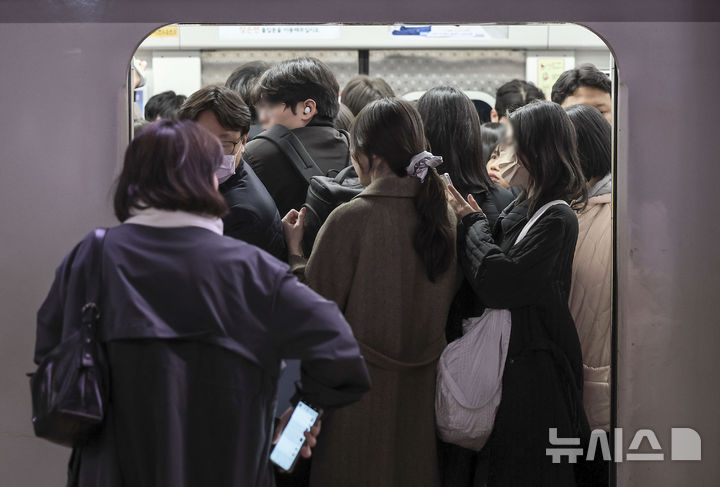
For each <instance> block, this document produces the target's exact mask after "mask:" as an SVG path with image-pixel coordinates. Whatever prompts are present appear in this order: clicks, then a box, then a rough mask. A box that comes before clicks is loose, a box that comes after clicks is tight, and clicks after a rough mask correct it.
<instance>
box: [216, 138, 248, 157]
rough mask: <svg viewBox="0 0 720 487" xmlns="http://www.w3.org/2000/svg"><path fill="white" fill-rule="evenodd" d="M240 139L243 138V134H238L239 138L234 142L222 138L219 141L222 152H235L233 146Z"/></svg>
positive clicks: (229, 153)
mask: <svg viewBox="0 0 720 487" xmlns="http://www.w3.org/2000/svg"><path fill="white" fill-rule="evenodd" d="M242 139H243V136H240V138H239V139H238V140H236V141H235V142H231V141H229V140H223V141H221V143H222V148H223V152H224V153H225V154H227V155H231V154H234V153H235V147H236V146H237V145H238V144H239V143H240V141H241V140H242Z"/></svg>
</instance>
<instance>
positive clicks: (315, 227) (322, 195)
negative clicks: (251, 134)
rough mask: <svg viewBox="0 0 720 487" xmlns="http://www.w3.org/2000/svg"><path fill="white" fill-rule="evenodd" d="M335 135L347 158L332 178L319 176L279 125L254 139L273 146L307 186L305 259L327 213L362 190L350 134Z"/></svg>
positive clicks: (303, 151)
mask: <svg viewBox="0 0 720 487" xmlns="http://www.w3.org/2000/svg"><path fill="white" fill-rule="evenodd" d="M339 132H340V133H341V134H342V135H343V137H345V139H346V140H347V142H348V154H347V160H346V163H345V165H346V167H345V168H344V169H342V170H341V171H340V172H338V173H337V175H335V176H331V175H330V173H328V174H326V175H325V174H323V172H322V170H321V169H320V168H319V167H318V166H317V164H315V161H314V160H313V159H312V157H311V156H310V154H309V153H308V152H307V150H306V149H305V146H303V145H302V142H300V139H298V138H297V136H296V135H295V134H294V133H292V131H290V130H288V129H287V128H285V127H283V126H282V125H274V126H273V127H271V128H270V129H268V130H266V131H265V132H262V133H261V134H259V135H257V136H256V138H261V139H266V140H269V141H271V142H273V143H274V144H275V145H276V146H277V147H278V149H280V151H281V152H282V153H283V154H284V155H285V157H287V158H288V159H289V160H290V161H291V162H292V164H293V166H294V167H295V169H296V170H297V172H298V173H299V174H300V176H302V177H303V179H305V181H306V182H307V183H308V191H307V196H306V197H305V204H304V205H303V206H304V207H305V208H307V211H306V214H305V231H304V233H303V253H304V254H305V256H307V257H309V256H310V252H311V251H312V247H313V244H314V243H315V238H316V237H317V234H318V232H319V231H320V227H322V225H323V223H325V220H327V217H328V216H330V213H332V211H333V210H334V209H335V208H337V207H338V206H340V205H341V204H343V203H346V202H348V201H350V200H351V199H352V198H354V197H355V196H357V195H358V194H360V193H361V192H362V190H363V189H364V188H363V186H362V184H360V180H359V178H358V175H357V173H356V172H355V168H354V167H352V164H351V163H350V134H348V133H347V132H346V131H345V130H340V131H339ZM331 172H334V171H331Z"/></svg>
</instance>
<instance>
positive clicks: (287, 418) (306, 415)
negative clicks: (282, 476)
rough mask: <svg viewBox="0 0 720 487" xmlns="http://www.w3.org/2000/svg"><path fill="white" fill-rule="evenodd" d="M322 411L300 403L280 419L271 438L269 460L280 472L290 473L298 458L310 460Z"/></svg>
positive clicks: (320, 424) (318, 432)
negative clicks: (271, 447)
mask: <svg viewBox="0 0 720 487" xmlns="http://www.w3.org/2000/svg"><path fill="white" fill-rule="evenodd" d="M321 415H322V410H315V409H313V408H312V407H310V406H308V405H307V404H305V403H303V402H302V401H300V402H299V403H298V406H296V408H289V409H288V410H287V411H285V412H284V413H283V415H282V416H281V417H280V420H279V422H278V424H277V427H276V428H275V435H274V436H273V442H272V443H273V445H275V447H274V448H273V451H272V452H271V454H270V460H271V461H272V462H273V463H274V464H275V465H276V466H277V467H278V469H279V470H280V471H281V472H291V471H292V470H293V468H294V467H295V462H296V461H297V458H298V457H303V458H310V457H311V456H312V449H313V448H314V447H315V446H316V445H317V437H318V435H319V434H320V429H321V427H322V423H321V422H320V419H319V417H320V416H321Z"/></svg>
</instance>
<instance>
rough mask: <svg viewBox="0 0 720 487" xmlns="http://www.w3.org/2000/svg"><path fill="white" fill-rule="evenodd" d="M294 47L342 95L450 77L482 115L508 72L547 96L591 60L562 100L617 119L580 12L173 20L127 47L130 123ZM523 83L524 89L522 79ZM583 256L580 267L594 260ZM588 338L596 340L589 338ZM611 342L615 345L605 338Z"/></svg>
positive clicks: (607, 295) (493, 116)
mask: <svg viewBox="0 0 720 487" xmlns="http://www.w3.org/2000/svg"><path fill="white" fill-rule="evenodd" d="M299 56H312V57H316V58H318V59H320V60H321V61H324V62H325V63H326V64H327V65H328V66H329V67H330V68H331V70H332V71H333V73H334V74H335V77H336V78H337V81H338V84H339V86H340V90H341V93H340V99H341V101H343V93H342V89H343V87H344V86H345V85H346V84H347V82H348V81H350V80H351V79H352V78H353V77H354V76H356V75H358V74H366V75H369V76H370V77H373V78H374V77H379V78H382V79H383V80H385V82H387V84H389V85H390V87H391V88H392V90H393V91H394V93H395V94H396V95H397V96H402V97H404V98H405V99H407V100H410V101H417V100H418V99H420V97H421V96H422V95H423V94H424V93H425V92H426V91H427V90H429V89H431V88H433V87H437V86H442V85H450V86H453V87H456V88H458V89H460V90H462V91H463V92H464V93H465V94H466V95H467V96H468V97H469V98H470V99H471V100H472V101H473V103H474V105H475V108H476V109H477V112H478V115H479V117H480V120H481V122H491V121H497V120H498V118H502V115H503V113H498V112H497V110H496V109H500V105H501V104H500V103H498V100H497V99H496V96H497V94H498V90H499V89H500V88H501V87H502V86H503V85H506V84H507V83H508V82H511V81H513V80H522V81H527V82H530V83H532V84H533V85H535V87H537V88H538V89H539V90H540V91H541V92H542V93H543V94H544V97H545V98H546V99H551V91H552V88H553V85H554V84H555V83H556V81H557V80H558V78H559V77H560V76H561V74H562V73H564V72H566V71H568V70H572V69H575V68H578V67H581V66H584V65H587V64H591V65H592V66H593V67H592V68H591V73H590V74H589V75H588V76H590V77H592V76H595V80H596V81H595V82H593V83H595V84H594V85H593V84H592V83H591V85H592V86H590V85H588V86H589V88H587V89H585V90H580V91H578V90H577V86H575V87H574V88H572V90H571V91H572V93H567V94H566V95H567V97H566V101H565V102H563V103H562V104H563V106H566V105H571V104H590V105H594V106H596V107H597V108H598V109H599V110H600V111H601V112H602V114H603V115H604V116H605V117H606V118H607V119H608V120H612V116H613V112H616V110H615V106H616V93H617V80H616V70H615V60H614V59H613V56H612V53H611V51H610V49H609V48H608V46H607V45H606V44H605V42H604V41H603V40H602V39H600V38H599V37H598V36H597V35H595V34H594V33H593V32H591V31H589V30H588V29H586V28H584V27H582V26H579V25H575V24H525V25H417V24H413V25H401V24H398V25H317V24H309V25H290V24H286V25H216V24H204V25H198V24H174V25H168V26H165V27H163V28H161V29H158V30H157V31H155V32H153V33H152V34H150V35H149V36H148V37H147V38H146V39H145V40H144V41H143V42H142V43H141V44H140V45H139V47H138V48H137V51H136V52H135V53H134V56H133V61H132V62H131V68H130V73H129V78H128V79H129V85H130V89H129V95H130V96H129V106H131V110H130V113H131V119H130V120H129V122H130V124H129V125H130V127H131V129H130V134H131V135H132V133H133V130H137V129H138V128H139V127H141V126H142V125H144V124H147V123H150V122H151V121H153V120H155V119H157V118H162V117H165V116H171V115H172V112H173V111H174V110H177V108H178V107H179V105H180V104H181V103H182V100H183V99H184V97H186V96H190V95H191V94H192V93H193V92H195V91H196V90H198V89H200V88H202V87H205V86H208V85H225V83H226V81H227V80H228V77H229V76H230V75H231V73H232V72H233V71H234V70H235V69H236V68H237V67H239V66H241V65H244V64H246V63H250V62H253V61H263V62H265V63H269V64H273V63H277V62H280V61H283V60H287V59H291V58H295V57H299ZM598 73H600V75H599V76H598ZM602 73H604V75H603V74H602ZM605 75H607V76H605ZM598 80H599V81H598ZM581 84H582V83H581ZM522 86H524V88H522V89H523V90H525V89H526V87H527V85H522ZM169 92H174V93H172V94H170V93H169ZM159 96H160V97H161V98H162V100H161V99H160V98H158V97H159ZM163 96H164V98H163ZM158 100H160V101H158ZM553 101H556V100H553ZM593 116H594V115H593ZM603 127H604V126H603ZM495 128H497V126H496V127H495ZM604 128H605V129H606V128H607V127H604ZM615 139H616V138H615V133H614V131H612V141H608V144H607V145H608V146H610V147H609V148H608V150H607V153H604V156H603V157H605V156H607V154H610V153H612V159H613V161H612V166H610V165H609V162H610V161H606V163H605V165H604V166H603V167H604V168H605V169H602V171H606V172H607V171H609V169H608V168H610V167H612V168H613V171H612V173H611V174H610V177H608V174H607V173H603V174H595V175H594V176H593V177H592V178H591V177H588V180H589V183H588V189H589V190H590V192H591V193H593V192H594V196H597V195H603V198H602V201H603V202H605V204H607V208H606V209H605V211H606V214H605V216H606V217H607V222H606V223H607V228H610V226H611V225H612V223H611V219H610V216H609V215H610V212H611V211H612V210H611V205H610V200H611V193H610V191H611V187H612V185H613V184H614V167H615V164H614V158H615V153H616V148H615V143H616V142H615ZM607 157H609V156H607ZM583 170H585V168H583ZM596 170H597V169H596ZM613 206H616V205H613ZM581 228H582V227H581ZM612 230H613V231H614V229H612ZM609 234H610V232H605V235H609ZM602 245H605V247H607V256H605V257H606V259H605V262H610V263H612V265H613V266H614V263H613V259H610V255H611V250H612V249H613V248H614V245H615V243H614V236H613V237H612V238H611V239H610V241H604V243H603V244H602ZM605 247H603V248H605ZM587 252H590V253H592V252H594V250H587ZM613 254H614V252H613ZM578 255H580V253H578ZM581 258H582V257H581ZM590 258H592V256H590ZM599 260H602V259H599ZM607 265H610V264H607ZM590 267H592V266H589V267H588V268H586V269H585V270H584V272H590V271H589V270H588V269H589V268H590ZM593 272H597V275H596V276H595V277H593V276H591V277H590V279H597V280H598V281H599V282H596V283H595V284H593V285H592V286H594V288H596V289H597V288H602V289H603V290H602V291H599V292H601V293H603V294H602V295H601V296H596V297H594V298H592V299H595V301H594V302H593V303H592V304H591V306H595V307H596V308H598V307H599V308H602V309H593V310H592V311H591V312H590V313H589V314H583V313H580V314H581V315H583V317H582V318H581V319H582V320H587V319H588V318H587V317H588V316H589V315H591V316H592V318H591V319H592V320H595V322H593V323H582V324H581V323H579V319H576V325H577V326H578V328H580V327H585V328H586V329H585V330H580V333H579V335H580V340H581V343H582V347H583V354H584V358H585V359H586V365H587V369H586V372H587V371H589V372H591V373H592V374H595V376H594V377H592V378H590V379H588V376H587V375H586V377H585V380H586V381H588V380H590V382H593V383H592V384H590V388H588V387H587V386H586V390H588V391H589V392H590V394H591V395H593V397H594V399H591V400H594V401H597V404H596V405H595V406H596V407H592V415H593V416H592V417H589V420H590V424H591V426H592V427H593V428H599V429H605V430H608V429H609V428H610V426H611V424H614V419H613V420H612V421H611V414H613V415H614V409H613V412H612V413H611V410H610V406H608V405H609V404H614V403H615V401H614V399H613V400H612V401H611V397H610V393H609V392H608V391H610V388H611V383H614V380H611V378H613V377H614V373H613V372H614V368H613V369H612V370H611V368H610V366H611V363H612V364H613V367H614V358H613V359H612V360H611V358H610V357H615V345H614V343H615V342H614V341H613V340H614V338H613V337H614V336H615V328H614V327H615V324H614V321H615V318H613V323H612V324H611V323H610V321H609V320H610V318H609V316H610V315H611V314H612V315H613V316H614V314H613V312H612V310H613V305H612V303H611V301H610V299H611V295H612V292H611V291H610V290H611V289H613V288H614V284H612V282H608V280H610V281H612V277H611V276H612V275H613V273H614V267H613V268H611V269H609V270H608V269H599V268H598V269H596V270H595V271H593ZM593 292H595V291H593ZM612 299H614V298H612ZM572 300H573V297H572V295H571V302H572ZM571 308H572V306H571ZM605 308H607V309H605ZM571 311H573V310H572V309H571ZM574 314H575V313H574ZM603 320H604V321H603ZM587 340H594V341H596V342H595V343H593V344H589V343H585V341H587ZM611 342H612V343H613V345H612V353H611V350H609V348H608V347H609V345H608V344H609V343H611ZM586 351H588V353H587V355H586ZM298 374H299V372H298V366H297V364H290V367H289V368H288V372H286V373H285V374H284V376H283V378H282V379H281V383H280V397H279V400H280V402H284V401H287V400H288V398H289V396H290V395H291V394H292V392H293V387H292V384H293V382H294V380H295V379H296V378H297V375H298ZM592 374H590V375H592ZM590 389H591V390H590ZM613 394H614V392H613ZM586 407H587V404H586ZM613 407H614V406H613ZM613 417H614V416H613Z"/></svg>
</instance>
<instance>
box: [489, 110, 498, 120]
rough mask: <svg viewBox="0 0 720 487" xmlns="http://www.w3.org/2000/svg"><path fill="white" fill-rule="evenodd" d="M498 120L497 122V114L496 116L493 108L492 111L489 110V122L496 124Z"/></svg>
mask: <svg viewBox="0 0 720 487" xmlns="http://www.w3.org/2000/svg"><path fill="white" fill-rule="evenodd" d="M498 120H499V117H498V114H497V110H495V109H494V108H493V109H492V110H490V121H491V122H492V123H498Z"/></svg>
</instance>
